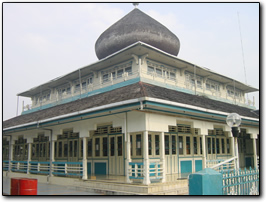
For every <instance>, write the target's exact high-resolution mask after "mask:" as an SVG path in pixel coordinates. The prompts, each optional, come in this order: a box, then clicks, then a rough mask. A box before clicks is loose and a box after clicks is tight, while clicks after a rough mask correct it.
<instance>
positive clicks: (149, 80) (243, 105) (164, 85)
mask: <svg viewBox="0 0 266 202" xmlns="http://www.w3.org/2000/svg"><path fill="white" fill-rule="evenodd" d="M166 66H169V65H166ZM140 81H142V82H145V83H149V84H153V85H155V86H159V87H163V88H167V89H170V90H175V91H179V92H183V93H188V94H191V95H195V90H190V89H187V88H182V87H179V86H176V85H171V84H167V83H164V82H159V81H155V80H151V79H148V78H143V77H142V78H140ZM197 95H199V96H202V95H203V96H206V97H208V98H209V99H211V100H216V101H220V102H225V103H229V104H235V103H234V101H231V100H227V99H225V98H221V97H215V96H212V95H207V94H205V93H203V92H198V91H197ZM238 106H241V107H245V108H249V109H253V110H254V109H256V107H253V106H249V105H246V104H241V103H238Z"/></svg>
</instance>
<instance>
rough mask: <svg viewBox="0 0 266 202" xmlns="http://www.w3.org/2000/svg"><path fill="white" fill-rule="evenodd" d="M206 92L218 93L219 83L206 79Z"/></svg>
mask: <svg viewBox="0 0 266 202" xmlns="http://www.w3.org/2000/svg"><path fill="white" fill-rule="evenodd" d="M205 85H206V90H209V91H216V92H219V91H220V83H218V82H216V81H213V80H210V79H208V80H207V81H206V84H205Z"/></svg>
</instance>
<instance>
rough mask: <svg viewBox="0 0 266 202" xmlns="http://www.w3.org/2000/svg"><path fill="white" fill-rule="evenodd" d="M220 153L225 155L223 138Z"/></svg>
mask: <svg viewBox="0 0 266 202" xmlns="http://www.w3.org/2000/svg"><path fill="white" fill-rule="evenodd" d="M222 153H223V154H224V153H225V145H224V138H222Z"/></svg>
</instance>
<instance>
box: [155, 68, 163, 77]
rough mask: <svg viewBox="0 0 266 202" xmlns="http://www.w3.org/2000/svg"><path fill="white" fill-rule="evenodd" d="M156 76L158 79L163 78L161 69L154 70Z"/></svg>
mask: <svg viewBox="0 0 266 202" xmlns="http://www.w3.org/2000/svg"><path fill="white" fill-rule="evenodd" d="M156 76H158V77H162V76H163V75H162V70H161V69H158V68H156Z"/></svg>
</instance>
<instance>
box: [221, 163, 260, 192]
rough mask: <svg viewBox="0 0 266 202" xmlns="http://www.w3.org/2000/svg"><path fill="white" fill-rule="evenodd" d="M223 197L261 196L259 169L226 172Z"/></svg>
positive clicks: (224, 173)
mask: <svg viewBox="0 0 266 202" xmlns="http://www.w3.org/2000/svg"><path fill="white" fill-rule="evenodd" d="M221 173H222V176H223V195H259V169H251V168H250V169H246V168H245V169H244V170H241V169H239V170H237V171H236V170H234V171H231V172H230V171H228V172H224V171H222V172H221Z"/></svg>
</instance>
